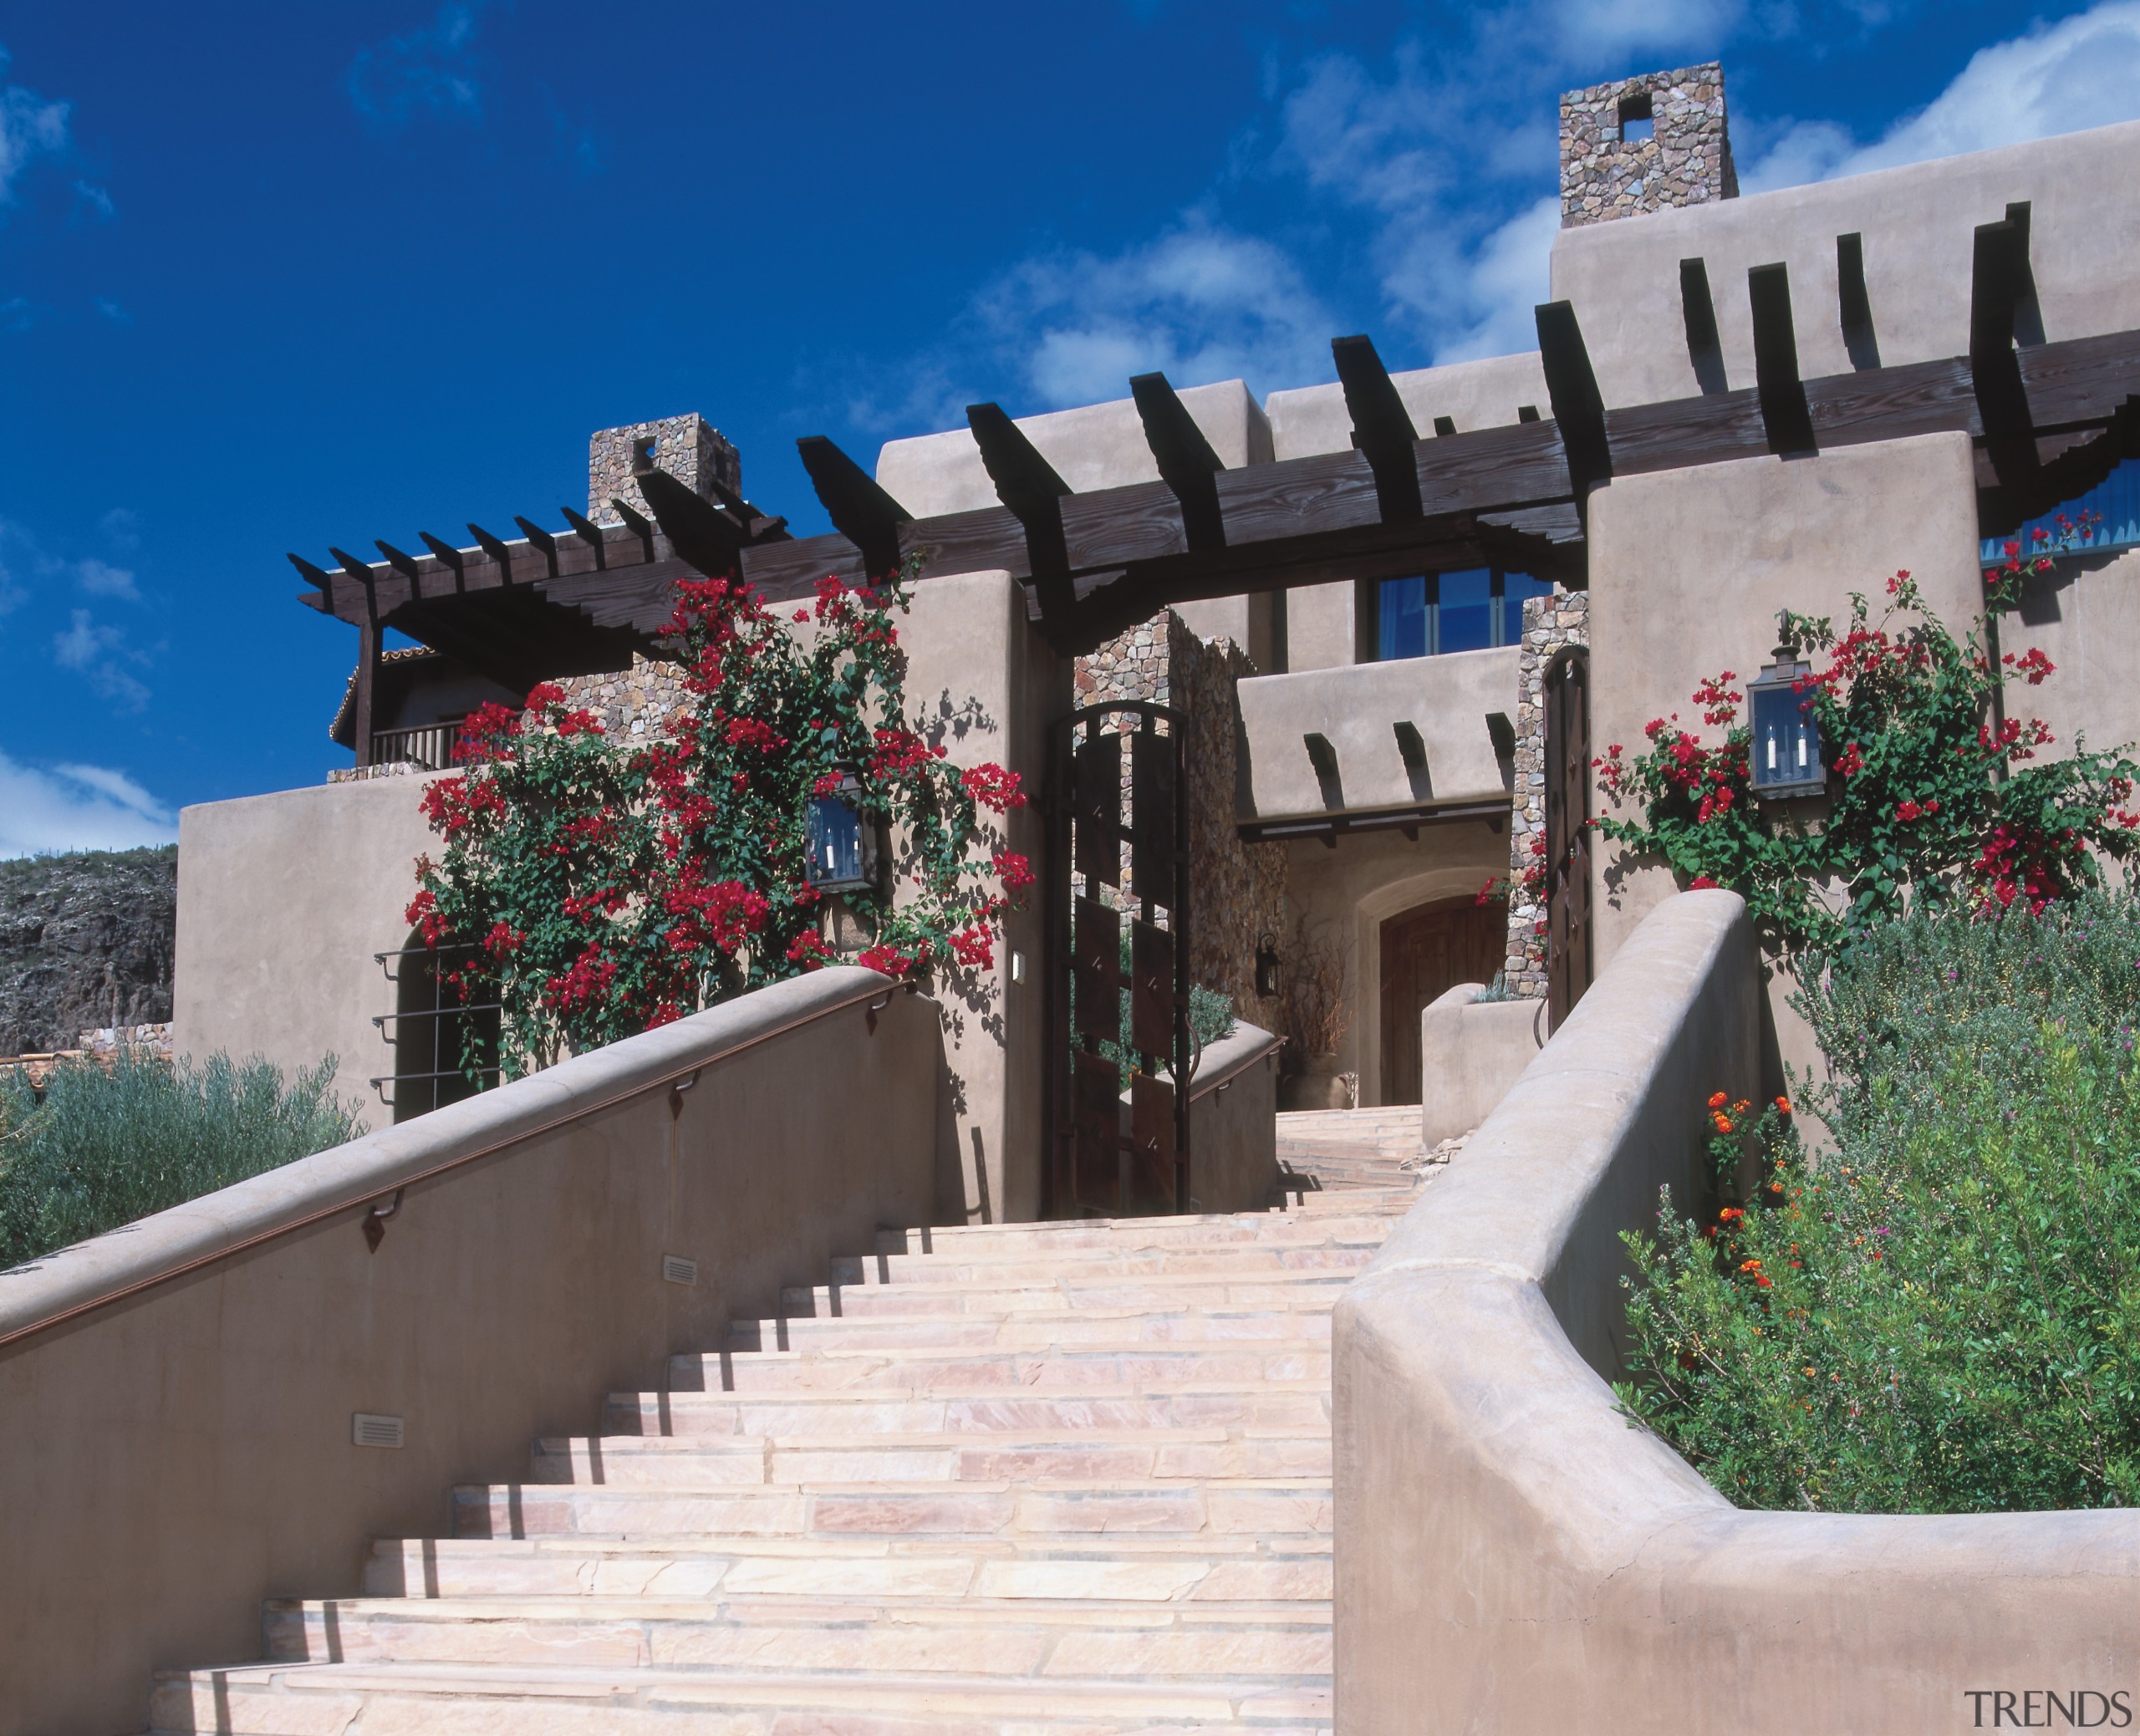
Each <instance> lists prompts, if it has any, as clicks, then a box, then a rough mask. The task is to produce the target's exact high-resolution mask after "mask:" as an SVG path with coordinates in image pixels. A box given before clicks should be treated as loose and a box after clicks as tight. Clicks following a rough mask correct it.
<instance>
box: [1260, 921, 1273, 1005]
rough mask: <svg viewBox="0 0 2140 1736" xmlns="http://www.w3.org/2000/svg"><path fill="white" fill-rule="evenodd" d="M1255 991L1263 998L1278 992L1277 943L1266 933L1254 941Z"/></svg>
mask: <svg viewBox="0 0 2140 1736" xmlns="http://www.w3.org/2000/svg"><path fill="white" fill-rule="evenodd" d="M1277 992H1278V943H1277V942H1276V940H1274V939H1271V936H1270V935H1268V934H1266V935H1265V936H1264V937H1263V938H1262V939H1261V940H1259V941H1257V942H1256V994H1257V995H1259V996H1260V997H1261V999H1263V1000H1269V999H1270V998H1271V996H1272V995H1276V993H1277Z"/></svg>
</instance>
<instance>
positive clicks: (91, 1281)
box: [0, 966, 948, 1736]
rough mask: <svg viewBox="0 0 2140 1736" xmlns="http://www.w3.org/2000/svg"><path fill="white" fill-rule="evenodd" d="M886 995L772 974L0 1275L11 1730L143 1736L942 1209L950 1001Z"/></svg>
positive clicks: (871, 981) (54, 1735)
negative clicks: (354, 1438) (686, 1279)
mask: <svg viewBox="0 0 2140 1736" xmlns="http://www.w3.org/2000/svg"><path fill="white" fill-rule="evenodd" d="M889 988H890V985H889V982H888V981H887V980H886V979H884V978H883V977H880V976H879V975H876V974H875V973H874V972H871V971H866V970H859V969H857V968H854V967H852V966H848V967H844V968H841V969H837V970H825V971H822V972H819V973H818V974H816V975H811V976H807V977H802V978H798V979H796V980H792V981H788V982H785V983H780V984H777V985H774V986H772V987H771V988H767V989H764V990H760V991H759V992H757V993H756V994H753V995H747V996H745V997H743V998H742V999H741V1000H736V1001H732V1002H731V1003H729V1004H727V1005H723V1006H720V1007H716V1008H714V1009H713V1010H711V1011H708V1012H704V1013H701V1014H698V1015H696V1016H693V1017H691V1018H688V1019H685V1020H682V1021H680V1022H678V1023H676V1024H674V1025H670V1026H665V1027H664V1028H663V1029H661V1030H659V1031H650V1032H648V1033H646V1034H645V1036H637V1037H633V1038H631V1039H629V1040H628V1041H624V1042H621V1043H617V1044H614V1045H613V1046H610V1047H609V1048H606V1049H601V1050H598V1051H594V1052H593V1053H591V1054H588V1055H583V1056H577V1057H575V1058H574V1059H573V1060H570V1061H566V1062H564V1063H563V1064H562V1065H561V1066H559V1067H555V1068H553V1069H552V1070H551V1071H549V1072H544V1073H540V1074H538V1075H536V1076H535V1077H532V1078H529V1079H523V1080H520V1081H517V1082H514V1083H512V1084H510V1085H507V1086H505V1087H502V1088H501V1089H499V1090H497V1091H495V1092H487V1093H485V1094H483V1095H482V1096H481V1097H474V1098H471V1099H470V1100H468V1101H466V1102H461V1103H457V1104H455V1105H452V1106H451V1107H446V1108H443V1109H441V1110H438V1111H436V1112H434V1113H432V1114H431V1115H427V1116H425V1117H422V1118H421V1119H420V1120H416V1121H413V1122H409V1123H405V1124H404V1125H402V1126H400V1127H398V1128H391V1129H389V1130H388V1131H385V1132H384V1133H374V1134H371V1135H369V1136H368V1137H366V1138H362V1139H359V1140H357V1141H355V1142H354V1143H351V1144H349V1145H345V1146H342V1147H340V1148H337V1149H335V1150H334V1151H329V1152H324V1153H320V1154H319V1155H318V1156H317V1157H313V1158H307V1159H305V1160H303V1162H301V1163H293V1164H291V1165H289V1166H288V1168H283V1169H280V1170H277V1171H275V1172H273V1173H270V1174H268V1175H264V1176H260V1177H257V1178H255V1179H252V1180H250V1181H247V1182H242V1183H240V1184H238V1185H237V1186H236V1187H232V1188H228V1189H224V1190H223V1191H222V1192H221V1193H219V1194H211V1195H210V1196H209V1197H207V1198H206V1199H200V1200H196V1201H194V1202H192V1203H191V1204H186V1205H182V1206H178V1207H176V1208H174V1209H172V1210H171V1211H167V1212H164V1213H161V1214H158V1215H157V1216H155V1217H153V1218H150V1219H145V1221H143V1222H142V1223H140V1224H134V1225H132V1226H130V1227H129V1228H127V1229H121V1230H116V1231H114V1232H113V1233H111V1234H110V1235H104V1236H100V1237H99V1238H97V1239H96V1240H94V1241H91V1242H87V1243H84V1244H83V1245H80V1246H79V1247H77V1248H74V1249H69V1250H65V1251H64V1252H62V1253H60V1254H57V1255H53V1256H51V1257H50V1258H48V1259H47V1260H43V1261H41V1262H39V1263H38V1264H37V1265H32V1266H27V1267H23V1268H19V1269H18V1270H14V1271H11V1272H6V1273H0V1417H5V1418H7V1419H8V1437H7V1445H6V1449H5V1452H4V1454H3V1455H0V1513H4V1514H5V1515H7V1524H8V1544H9V1550H8V1553H9V1572H8V1577H7V1588H6V1590H5V1591H4V1592H0V1683H5V1684H6V1689H5V1692H4V1693H0V1732H4V1733H8V1736H14V1733H18V1732H21V1733H28V1732H37V1733H38V1736H111V1733H113V1732H115V1731H119V1730H134V1729H139V1728H141V1727H142V1723H143V1722H144V1718H145V1712H146V1708H147V1703H148V1693H149V1676H150V1671H151V1669H153V1668H157V1667H184V1666H206V1665H210V1664H215V1663H219V1662H236V1661H240V1660H244V1659H249V1658H253V1657H257V1656H258V1655H259V1652H260V1601H261V1600H262V1598H263V1597H268V1596H288V1595H293V1594H303V1595H305V1596H350V1595H353V1594H354V1593H355V1592H356V1591H357V1590H358V1588H359V1566H360V1563H361V1560H362V1559H363V1555H364V1550H365V1549H366V1548H367V1546H368V1545H369V1540H370V1539H371V1538H372V1537H374V1536H375V1535H389V1536H392V1535H417V1536H421V1535H438V1534H441V1533H442V1532H443V1531H444V1530H446V1526H447V1524H448V1514H447V1505H446V1504H447V1497H448V1491H449V1489H451V1485H452V1484H455V1483H456V1482H465V1481H471V1480H478V1481H480V1480H487V1479H502V1478H516V1477H521V1476H524V1475H525V1474H526V1472H527V1443H528V1442H529V1441H530V1439H531V1438H533V1437H534V1436H536V1435H538V1434H553V1433H587V1432H589V1431H592V1430H594V1428H597V1427H598V1425H599V1415H600V1409H601V1404H602V1401H603V1398H604V1395H605V1393H607V1392H609V1391H611V1390H613V1389H623V1390H632V1389H640V1390H649V1389H655V1388H659V1387H661V1386H662V1385H663V1384H664V1382H665V1367H666V1364H667V1359H668V1357H670V1354H671V1353H672V1352H680V1351H687V1350H692V1349H697V1348H701V1347H705V1346H706V1345H708V1344H711V1343H716V1342H718V1341H720V1335H721V1326H722V1323H723V1322H724V1321H726V1319H727V1318H728V1317H729V1316H731V1315H736V1314H742V1315H750V1314H755V1313H760V1312H765V1311H770V1310H771V1309H772V1306H774V1304H775V1302H776V1301H777V1292H778V1286H779V1285H782V1283H794V1282H797V1281H798V1280H805V1279H808V1278H809V1277H810V1276H812V1275H815V1274H817V1273H819V1272H821V1271H822V1270H823V1265H824V1262H825V1260H826V1259H827V1258H828V1256H829V1255H833V1254H834V1253H852V1252H853V1251H855V1250H858V1249H866V1248H868V1247H869V1246H871V1245H873V1243H872V1238H873V1236H874V1232H875V1230H876V1229H877V1228H878V1226H879V1225H880V1224H885V1225H894V1224H923V1223H927V1222H929V1221H930V1219H931V1215H932V1214H931V1204H932V1201H933V1199H934V1198H935V1186H936V1174H935V1170H936V1166H937V1164H938V1162H939V1153H938V1149H937V1137H938V1117H937V1093H938V1082H939V1080H940V1077H941V1075H942V1072H943V1061H942V1046H941V1039H940V1034H939V1031H938V1015H937V1009H936V1008H935V1005H933V1004H932V1003H930V1001H928V1000H923V999H921V998H920V997H916V996H911V995H905V994H900V993H889V992H888V991H889ZM879 999H882V1000H884V1001H885V1005H884V1006H883V1007H882V1008H881V1009H880V1010H879V1011H876V1013H875V1014H874V1018H873V1017H872V1016H870V1015H869V1004H870V1003H871V1002H873V1001H874V1000H879ZM738 1045H750V1046H749V1047H747V1048H746V1049H745V1050H744V1051H743V1052H741V1053H736V1054H732V1055H731V1056H730V1057H729V1058H728V1059H726V1060H721V1059H718V1058H717V1057H719V1056H722V1055H723V1054H724V1053H725V1052H726V1051H732V1050H735V1049H736V1046H738ZM694 1069H701V1071H700V1072H699V1075H698V1077H697V1080H696V1083H695V1084H694V1085H692V1086H691V1087H690V1089H689V1090H688V1091H686V1092H684V1093H683V1094H682V1095H681V1097H680V1098H679V1099H678V1100H677V1101H678V1102H680V1106H681V1110H680V1114H679V1115H678V1116H676V1117H675V1118H673V1119H672V1117H671V1115H670V1092H669V1091H668V1090H667V1089H665V1087H667V1086H668V1085H669V1084H670V1082H671V1081H673V1080H676V1079H678V1078H680V1077H684V1076H688V1075H689V1074H690V1073H691V1072H692V1071H693V1070H694ZM476 1153H490V1154H488V1155H478V1156H474V1160H473V1161H470V1162H466V1163H462V1164H461V1167H457V1168H452V1169H451V1170H449V1171H448V1172H447V1173H443V1174H437V1175H432V1176H431V1179H422V1178H424V1177H425V1176H426V1175H429V1174H430V1173H431V1172H432V1171H435V1170H436V1169H438V1168H439V1167H440V1166H441V1165H442V1164H448V1163H455V1162H456V1160H458V1159H462V1158H470V1157H471V1155H472V1154H476ZM946 1157H948V1153H947V1154H946ZM397 1189H400V1190H402V1192H401V1196H400V1206H399V1208H398V1209H396V1210H395V1212H394V1214H393V1215H392V1217H391V1218H390V1219H387V1220H386V1222H385V1232H386V1233H385V1239H384V1240H383V1241H382V1242H381V1243H380V1247H379V1249H378V1250H377V1251H376V1252H375V1253H374V1252H373V1251H371V1250H370V1249H369V1247H368V1246H367V1245H366V1242H365V1240H364V1235H363V1226H364V1218H365V1216H366V1214H368V1213H369V1210H370V1209H371V1208H372V1204H374V1202H385V1201H391V1200H392V1199H394V1198H395V1193H396V1190H397ZM665 1254H679V1255H684V1256H685V1257H686V1258H688V1259H691V1260H696V1261H697V1262H698V1278H697V1282H696V1285H690V1286H686V1285H680V1284H675V1283H669V1282H665V1281H664V1280H663V1279H662V1276H661V1259H662V1256H663V1255H665ZM134 1286H141V1287H139V1288H132V1287H134ZM130 1288H132V1293H131V1294H127V1293H126V1292H128V1291H130ZM114 1297H116V1298H117V1299H116V1300H104V1299H108V1298H114ZM55 1316H57V1317H59V1318H58V1321H57V1323H51V1324H47V1322H53V1321H54V1320H55ZM360 1411H361V1412H380V1413H387V1414H389V1415H393V1416H398V1417H401V1418H404V1419H405V1424H406V1430H407V1444H406V1445H405V1447H404V1448H400V1449H399V1450H382V1449H378V1448H361V1447H357V1446H354V1445H352V1444H351V1438H350V1437H351V1430H352V1418H353V1414H354V1413H357V1412H360Z"/></svg>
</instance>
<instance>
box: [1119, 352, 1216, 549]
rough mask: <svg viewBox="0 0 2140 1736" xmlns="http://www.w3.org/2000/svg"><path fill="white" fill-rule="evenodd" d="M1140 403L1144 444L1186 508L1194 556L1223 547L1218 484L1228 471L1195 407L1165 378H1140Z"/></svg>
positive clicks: (1135, 393) (1133, 385) (1134, 390)
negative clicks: (1191, 408) (1199, 423)
mask: <svg viewBox="0 0 2140 1736" xmlns="http://www.w3.org/2000/svg"><path fill="white" fill-rule="evenodd" d="M1129 395H1130V396H1131V397H1132V398H1134V399H1135V400H1136V401H1137V420H1139V421H1140V422H1142V423H1143V424H1144V444H1145V445H1148V446H1149V447H1150V448H1151V449H1152V458H1153V461H1154V462H1155V463H1157V464H1158V466H1159V480H1160V481H1163V482H1164V483H1165V484H1166V485H1167V488H1168V490H1169V492H1170V493H1172V494H1173V496H1174V499H1175V500H1176V501H1179V502H1180V506H1181V527H1182V532H1183V534H1184V535H1185V536H1186V537H1187V538H1188V539H1189V547H1190V549H1191V550H1192V551H1197V550H1202V549H1207V548H1223V547H1225V544H1226V527H1225V518H1224V517H1222V516H1221V515H1220V512H1219V489H1218V485H1217V483H1216V482H1215V481H1213V480H1212V479H1213V478H1214V477H1215V476H1217V475H1218V474H1219V472H1220V471H1223V470H1224V469H1225V465H1224V464H1223V463H1221V462H1220V458H1219V455H1218V454H1217V453H1216V452H1215V451H1212V450H1211V442H1210V441H1209V440H1206V439H1205V437H1204V430H1202V429H1201V428H1199V427H1198V426H1197V425H1196V418H1195V417H1194V416H1192V415H1190V413H1189V406H1188V405H1185V404H1184V403H1183V402H1182V401H1181V400H1180V397H1178V396H1177V395H1175V392H1174V388H1173V387H1172V386H1170V385H1169V384H1167V377H1166V375H1165V374H1138V375H1136V376H1135V377H1134V379H1131V380H1130V382H1129Z"/></svg>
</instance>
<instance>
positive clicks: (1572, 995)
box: [1546, 651, 1590, 1030]
mask: <svg viewBox="0 0 2140 1736" xmlns="http://www.w3.org/2000/svg"><path fill="white" fill-rule="evenodd" d="M1589 986H1590V659H1588V657H1587V656H1586V655H1585V654H1583V653H1582V652H1581V651H1568V652H1565V653H1563V654H1562V655H1561V657H1559V658H1558V659H1557V660H1556V661H1555V662H1554V664H1553V665H1552V668H1550V669H1547V670H1546V1020H1547V1023H1548V1028H1549V1029H1555V1030H1557V1029H1558V1028H1559V1026H1560V1022H1561V1021H1562V1020H1563V1019H1565V1018H1566V1017H1567V1016H1568V1012H1569V1010H1570V1009H1571V1008H1572V1007H1573V1006H1574V1005H1575V1004H1576V1002H1577V1001H1578V1000H1582V993H1583V990H1586V989H1587V988H1588V987H1589Z"/></svg>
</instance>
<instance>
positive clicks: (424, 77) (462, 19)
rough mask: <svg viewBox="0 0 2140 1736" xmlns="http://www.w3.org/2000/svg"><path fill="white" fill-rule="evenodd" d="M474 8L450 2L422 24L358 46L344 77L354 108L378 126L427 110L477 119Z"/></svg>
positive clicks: (405, 121)
mask: <svg viewBox="0 0 2140 1736" xmlns="http://www.w3.org/2000/svg"><path fill="white" fill-rule="evenodd" d="M475 43H476V8H474V7H473V6H470V5H460V4H448V5H445V6H441V7H440V8H439V9H438V16H437V17H436V18H434V19H432V21H431V23H429V24H426V25H424V26H422V27H420V28H417V29H415V30H410V31H406V32H405V33H402V34H401V35H399V36H391V37H389V38H387V39H386V40H385V42H383V43H380V44H379V45H378V46H376V47H375V48H364V49H361V50H359V53H358V54H357V58H356V59H354V61H352V62H351V63H350V65H349V78H348V80H347V85H348V89H349V100H350V102H351V103H352V104H354V106H355V108H356V110H357V113H358V114H359V115H363V116H364V119H365V120H368V121H370V122H372V123H373V124H374V125H377V126H380V127H382V128H388V129H392V128H398V127H404V126H406V125H409V123H410V121H412V120H416V119H417V118H419V117H420V116H422V115H436V116H440V117H442V118H445V119H448V120H454V119H458V120H470V121H480V120H482V118H483V85H482V78H481V76H480V70H479V68H478V65H477V62H476V52H475Z"/></svg>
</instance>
